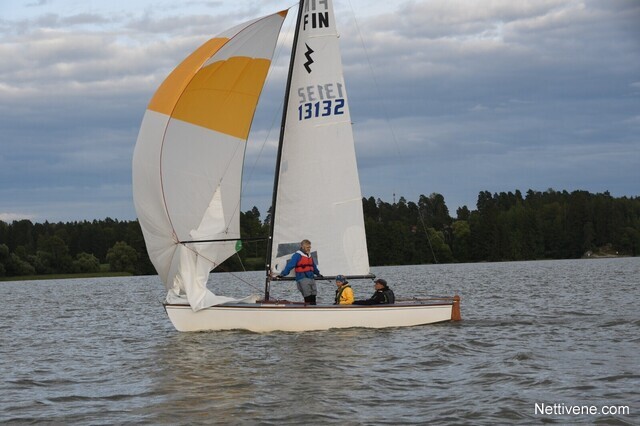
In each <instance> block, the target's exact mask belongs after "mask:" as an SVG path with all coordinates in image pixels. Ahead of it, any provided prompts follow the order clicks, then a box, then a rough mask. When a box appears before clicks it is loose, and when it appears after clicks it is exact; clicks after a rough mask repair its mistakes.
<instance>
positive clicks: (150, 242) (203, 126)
mask: <svg viewBox="0 0 640 426" xmlns="http://www.w3.org/2000/svg"><path fill="white" fill-rule="evenodd" d="M285 16H286V11H284V12H279V13H276V14H273V15H269V16H267V17H264V18H261V19H257V20H254V21H251V22H248V23H245V24H242V25H239V26H237V27H235V28H233V29H231V30H229V31H226V32H224V33H222V34H220V35H219V36H217V37H215V38H213V39H211V40H209V41H208V42H206V43H205V44H203V45H202V46H201V47H200V48H199V49H198V50H196V51H195V52H194V53H193V54H191V55H190V56H189V57H188V58H186V59H185V60H184V61H183V62H182V63H181V64H180V65H179V66H178V67H177V68H176V69H175V70H174V71H173V72H172V73H171V74H170V75H169V76H168V77H167V78H166V80H165V81H164V82H163V84H162V85H161V86H160V88H159V89H158V91H157V92H156V93H155V95H154V97H153V99H152V100H151V102H150V103H149V106H148V108H147V111H146V112H145V115H144V118H143V122H142V125H141V128H140V133H139V135H138V140H137V142H136V148H135V152H134V157H133V197H134V203H135V208H136V212H137V214H138V219H139V221H140V226H141V228H142V231H143V234H144V237H145V241H146V244H147V251H148V252H149V257H150V259H151V261H152V262H153V265H154V266H155V268H156V270H157V271H158V274H159V275H160V277H161V279H162V281H163V282H164V284H165V286H166V288H167V290H168V293H169V295H168V300H170V299H171V298H184V297H186V299H187V300H188V302H189V304H190V305H191V307H192V309H193V310H199V309H202V308H205V307H207V306H212V305H216V304H219V303H224V302H227V301H230V300H233V299H230V298H226V297H221V296H215V295H214V294H213V293H211V292H210V291H209V290H208V289H207V288H206V282H207V280H208V277H209V272H210V271H211V270H212V269H213V268H215V267H216V266H217V265H219V264H220V263H221V262H223V261H224V260H225V259H227V258H228V257H229V256H231V255H233V254H234V253H235V247H236V241H234V240H233V239H237V238H240V225H239V209H240V189H241V176H242V166H243V161H244V152H245V142H246V140H247V137H248V134H249V129H250V126H251V121H252V119H253V115H254V111H255V108H256V104H257V102H258V98H259V95H260V93H261V91H262V87H263V85H264V80H265V78H266V75H267V72H268V69H269V66H270V63H271V58H272V56H273V51H274V49H275V44H276V41H277V39H278V34H279V32H280V28H281V26H282V23H283V21H284V18H285ZM212 240H225V241H212ZM230 240H231V241H230ZM187 241H207V242H192V243H187Z"/></svg>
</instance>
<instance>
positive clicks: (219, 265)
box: [182, 244, 262, 292]
mask: <svg viewBox="0 0 640 426" xmlns="http://www.w3.org/2000/svg"><path fill="white" fill-rule="evenodd" d="M182 245H183V246H184V247H185V248H186V249H187V250H190V251H192V252H193V253H195V255H196V256H201V257H202V258H204V259H206V260H208V261H209V262H211V264H212V265H213V269H215V268H221V269H222V270H223V271H224V272H226V273H227V274H229V275H231V276H232V277H233V278H235V279H237V280H238V281H240V282H242V283H243V284H246V285H247V286H249V287H251V288H252V289H254V290H255V291H257V292H260V291H262V289H260V288H258V287H256V286H254V285H253V284H251V283H250V282H249V281H247V280H245V279H243V278H242V277H240V276H238V275H237V274H235V273H234V272H232V271H229V270H228V269H226V268H222V263H216V262H214V261H213V260H211V259H210V258H208V257H207V256H205V255H204V254H202V253H200V252H198V251H196V250H194V249H193V248H191V247H189V246H188V245H186V244H182ZM235 254H238V252H236V253H235ZM238 257H239V256H238ZM225 260H227V259H225ZM223 262H224V261H223ZM241 263H242V262H241ZM243 267H244V266H243ZM205 287H206V284H205Z"/></svg>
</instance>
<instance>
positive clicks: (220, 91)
mask: <svg viewBox="0 0 640 426" xmlns="http://www.w3.org/2000/svg"><path fill="white" fill-rule="evenodd" d="M270 63H271V61H270V60H268V59H263V58H248V57H238V56H235V57H231V58H229V59H227V60H222V61H218V62H215V63H212V64H210V65H208V66H206V67H204V68H202V69H201V70H200V71H199V72H198V74H196V76H195V77H194V78H193V80H191V82H190V83H189V84H188V86H187V88H186V90H185V91H184V93H183V94H182V96H181V97H180V99H179V100H178V104H177V105H176V107H175V110H174V112H173V118H176V119H178V120H182V121H185V122H187V123H191V124H195V125H197V126H202V127H205V128H208V129H211V130H215V131H217V132H220V133H224V134H227V135H230V136H234V137H237V138H240V139H245V140H246V139H247V137H248V136H249V129H250V127H251V121H252V119H253V114H254V111H255V109H256V105H257V103H258V98H259V97H260V92H261V91H262V86H263V84H264V80H265V78H266V75H267V72H268V71H269V65H270Z"/></svg>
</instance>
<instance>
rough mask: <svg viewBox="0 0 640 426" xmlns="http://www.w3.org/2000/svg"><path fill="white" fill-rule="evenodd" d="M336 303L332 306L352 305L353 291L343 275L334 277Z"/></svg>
mask: <svg viewBox="0 0 640 426" xmlns="http://www.w3.org/2000/svg"><path fill="white" fill-rule="evenodd" d="M336 286H338V288H337V289H336V302H335V303H334V305H351V304H352V303H353V289H352V288H351V286H350V285H349V281H347V279H346V278H345V276H344V275H338V276H337V277H336Z"/></svg>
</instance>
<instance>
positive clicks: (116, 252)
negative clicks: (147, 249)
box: [107, 241, 138, 274]
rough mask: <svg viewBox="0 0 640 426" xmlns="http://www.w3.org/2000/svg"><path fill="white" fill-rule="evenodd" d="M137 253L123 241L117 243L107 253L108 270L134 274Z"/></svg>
mask: <svg viewBox="0 0 640 426" xmlns="http://www.w3.org/2000/svg"><path fill="white" fill-rule="evenodd" d="M137 261H138V253H137V252H136V251H135V250H134V249H133V247H131V246H130V245H129V244H127V243H125V242H124V241H118V242H117V243H115V244H114V245H113V247H111V248H110V249H109V251H108V252H107V262H108V263H109V269H110V270H111V271H113V272H129V273H130V274H134V273H135V272H136V263H137Z"/></svg>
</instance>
